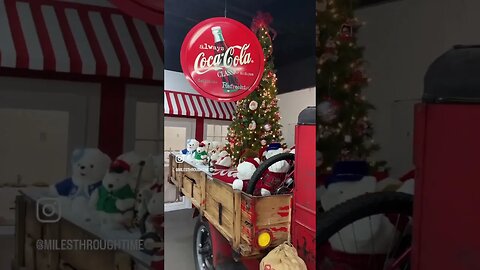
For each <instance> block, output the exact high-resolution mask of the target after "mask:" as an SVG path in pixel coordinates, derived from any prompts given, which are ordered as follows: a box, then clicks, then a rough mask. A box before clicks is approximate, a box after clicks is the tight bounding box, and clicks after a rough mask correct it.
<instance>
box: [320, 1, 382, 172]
mask: <svg viewBox="0 0 480 270" xmlns="http://www.w3.org/2000/svg"><path fill="white" fill-rule="evenodd" d="M363 25H364V23H362V22H360V20H359V19H358V18H356V17H355V16H354V0H317V46H316V47H317V59H318V61H317V95H318V96H319V101H320V102H319V103H318V105H317V124H318V132H317V151H318V152H317V155H319V157H320V158H319V162H320V163H319V164H318V165H319V166H320V173H321V174H329V173H330V172H331V170H332V167H333V164H334V163H335V162H337V161H343V160H368V161H370V165H371V167H372V172H377V171H379V170H382V169H384V166H385V162H375V161H371V160H370V158H371V155H372V154H373V152H375V151H377V150H379V146H378V144H376V143H375V141H374V139H373V128H372V123H371V122H370V119H369V118H368V112H369V111H370V110H373V109H374V106H372V105H371V104H370V103H368V102H367V101H366V98H365V96H364V95H363V94H362V89H363V88H364V87H366V86H367V85H368V83H369V82H370V81H371V79H370V78H369V77H368V76H367V74H366V72H365V61H364V60H363V51H364V49H363V48H362V47H360V46H357V38H356V34H357V32H358V30H359V28H360V27H361V26H363Z"/></svg>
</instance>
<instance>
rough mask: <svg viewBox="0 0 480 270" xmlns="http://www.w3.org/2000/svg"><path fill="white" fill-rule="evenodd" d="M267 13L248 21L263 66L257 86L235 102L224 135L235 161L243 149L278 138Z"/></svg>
mask: <svg viewBox="0 0 480 270" xmlns="http://www.w3.org/2000/svg"><path fill="white" fill-rule="evenodd" d="M271 22H272V18H271V16H270V15H269V14H265V13H258V15H257V17H256V18H255V19H254V20H253V22H252V27H251V28H252V31H253V32H254V33H255V34H256V36H257V38H258V40H259V41H260V44H261V45H262V48H263V54H264V57H265V67H264V71H263V77H262V80H261V81H260V84H259V85H258V87H257V89H256V90H255V91H253V92H252V93H251V94H250V95H248V96H247V97H246V98H245V99H242V100H240V101H238V102H237V109H236V114H235V117H234V119H233V121H232V123H231V124H230V127H229V130H228V135H227V146H226V148H227V151H228V152H229V154H230V156H231V158H232V162H233V164H234V165H237V164H238V162H239V159H240V157H241V155H242V154H243V153H244V152H245V151H246V150H247V149H250V150H253V151H255V152H258V151H259V150H260V149H261V148H262V147H263V146H265V145H267V144H270V143H272V142H282V141H283V138H282V131H281V129H282V125H281V124H280V112H279V108H278V99H277V85H276V83H277V77H276V75H275V70H274V64H273V47H272V37H271V36H270V33H271V32H272V29H271V28H270V27H269V25H270V23H271Z"/></svg>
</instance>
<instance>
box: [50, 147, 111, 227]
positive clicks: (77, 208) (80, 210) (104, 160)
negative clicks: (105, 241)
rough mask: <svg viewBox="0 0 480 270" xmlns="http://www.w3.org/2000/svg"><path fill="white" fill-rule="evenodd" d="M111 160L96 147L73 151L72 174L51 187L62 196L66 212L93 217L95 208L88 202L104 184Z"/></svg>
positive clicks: (88, 218) (85, 217) (87, 217)
mask: <svg viewBox="0 0 480 270" xmlns="http://www.w3.org/2000/svg"><path fill="white" fill-rule="evenodd" d="M110 162H111V160H110V158H109V157H108V156H107V155H106V154H104V153H103V152H102V151H100V150H98V149H96V148H85V149H77V150H75V151H73V154H72V176H71V177H70V178H67V179H65V180H63V181H61V182H59V183H56V184H54V185H52V186H51V187H50V190H51V192H52V193H53V194H54V195H56V196H60V198H61V200H60V201H61V204H62V209H64V212H71V213H77V214H78V215H80V216H81V217H80V218H81V219H84V220H87V221H88V220H90V219H91V218H92V214H93V213H94V209H91V208H90V207H89V204H88V202H89V200H90V196H91V195H92V193H93V192H94V191H95V190H96V189H97V188H98V187H99V186H101V185H102V178H103V176H104V175H105V172H106V171H107V170H108V167H109V166H110ZM65 210H66V211H65Z"/></svg>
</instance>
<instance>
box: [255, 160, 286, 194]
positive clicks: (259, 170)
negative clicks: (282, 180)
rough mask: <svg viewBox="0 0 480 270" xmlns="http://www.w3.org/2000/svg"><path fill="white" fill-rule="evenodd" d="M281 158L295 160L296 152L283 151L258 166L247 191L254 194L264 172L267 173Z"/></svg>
mask: <svg viewBox="0 0 480 270" xmlns="http://www.w3.org/2000/svg"><path fill="white" fill-rule="evenodd" d="M281 160H295V154H293V153H281V154H278V155H275V156H273V157H271V158H269V159H267V160H265V161H264V162H263V163H262V164H260V166H258V168H257V169H256V170H255V172H254V173H253V175H252V178H250V181H248V186H247V193H248V194H253V192H254V191H255V186H256V185H257V182H258V180H260V178H262V176H263V173H265V171H266V170H267V169H268V167H270V166H272V165H273V164H275V163H277V162H279V161H281Z"/></svg>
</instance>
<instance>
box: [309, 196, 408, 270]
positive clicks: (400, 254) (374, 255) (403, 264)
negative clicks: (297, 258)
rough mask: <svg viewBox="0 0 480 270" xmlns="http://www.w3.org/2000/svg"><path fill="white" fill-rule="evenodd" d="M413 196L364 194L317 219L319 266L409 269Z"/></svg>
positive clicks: (368, 269)
mask: <svg viewBox="0 0 480 270" xmlns="http://www.w3.org/2000/svg"><path fill="white" fill-rule="evenodd" d="M412 209H413V196H411V195H408V194H402V193H397V192H379V193H372V194H365V195H362V196H359V197H357V198H354V199H351V200H349V201H346V202H344V203H342V204H340V205H338V206H335V207H333V208H332V209H329V210H327V211H326V212H324V213H322V214H320V216H319V218H318V219H317V232H322V233H317V245H318V248H319V251H318V252H319V253H317V254H320V255H321V256H320V257H318V259H319V260H318V261H317V263H318V264H319V265H320V266H321V267H320V269H328V270H330V269H342V270H343V269H348V270H409V269H410V255H411V246H412V232H413V228H412V227H413V217H412Z"/></svg>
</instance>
